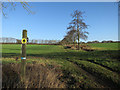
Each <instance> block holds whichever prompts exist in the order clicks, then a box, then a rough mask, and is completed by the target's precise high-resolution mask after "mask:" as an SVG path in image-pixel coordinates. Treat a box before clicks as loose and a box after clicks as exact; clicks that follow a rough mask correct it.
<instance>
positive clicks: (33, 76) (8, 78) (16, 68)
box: [2, 63, 65, 88]
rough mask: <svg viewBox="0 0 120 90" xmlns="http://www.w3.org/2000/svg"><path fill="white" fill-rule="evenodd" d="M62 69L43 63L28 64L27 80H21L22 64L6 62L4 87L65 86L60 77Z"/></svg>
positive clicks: (3, 68)
mask: <svg viewBox="0 0 120 90" xmlns="http://www.w3.org/2000/svg"><path fill="white" fill-rule="evenodd" d="M61 74H62V71H60V70H59V71H57V70H56V69H55V68H54V67H52V68H51V67H50V66H49V65H42V64H37V63H35V64H27V65H26V80H25V82H24V83H23V82H21V79H20V64H6V65H3V66H2V79H3V80H2V87H3V88H65V84H64V83H63V82H60V80H59V79H58V78H59V76H60V75H61Z"/></svg>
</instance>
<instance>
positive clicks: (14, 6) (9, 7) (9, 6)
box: [0, 0, 34, 17]
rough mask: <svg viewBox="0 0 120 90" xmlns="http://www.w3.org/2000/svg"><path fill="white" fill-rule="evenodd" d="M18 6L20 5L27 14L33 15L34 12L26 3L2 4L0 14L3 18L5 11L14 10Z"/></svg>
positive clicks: (0, 4) (5, 14)
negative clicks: (0, 12)
mask: <svg viewBox="0 0 120 90" xmlns="http://www.w3.org/2000/svg"><path fill="white" fill-rule="evenodd" d="M8 1H9V0H8ZM18 4H21V6H22V7H23V8H24V9H25V10H26V11H27V12H28V13H29V14H34V12H33V11H32V10H31V8H32V6H30V5H29V4H28V3H27V2H19V3H18V2H17V3H16V2H11V1H9V2H2V3H0V6H1V7H0V10H1V11H2V14H3V16H4V17H6V16H7V13H6V11H5V10H7V9H10V10H15V8H16V6H18Z"/></svg>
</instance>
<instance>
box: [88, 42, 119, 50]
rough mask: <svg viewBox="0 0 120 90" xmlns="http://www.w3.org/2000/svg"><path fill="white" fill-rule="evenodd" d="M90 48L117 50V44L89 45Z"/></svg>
mask: <svg viewBox="0 0 120 90" xmlns="http://www.w3.org/2000/svg"><path fill="white" fill-rule="evenodd" d="M89 45H90V46H91V47H92V48H99V49H101V50H118V45H119V43H91V44H89Z"/></svg>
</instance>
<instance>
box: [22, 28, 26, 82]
mask: <svg viewBox="0 0 120 90" xmlns="http://www.w3.org/2000/svg"><path fill="white" fill-rule="evenodd" d="M26 44H27V30H23V32H22V55H21V81H22V82H24V81H25V71H26Z"/></svg>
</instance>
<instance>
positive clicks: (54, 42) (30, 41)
mask: <svg viewBox="0 0 120 90" xmlns="http://www.w3.org/2000/svg"><path fill="white" fill-rule="evenodd" d="M117 42H120V41H112V40H103V41H101V42H100V41H97V40H95V41H88V42H86V43H117ZM0 43H17V44H21V40H20V39H16V38H10V37H9V38H7V37H3V38H0ZM28 43H29V44H72V43H69V42H62V40H42V39H38V40H37V39H32V40H28ZM80 43H85V42H80Z"/></svg>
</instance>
